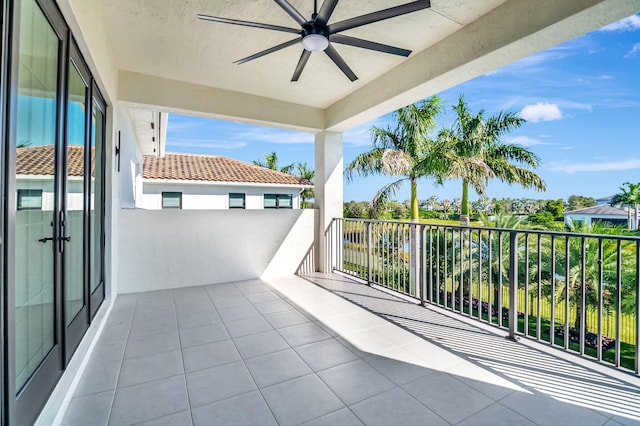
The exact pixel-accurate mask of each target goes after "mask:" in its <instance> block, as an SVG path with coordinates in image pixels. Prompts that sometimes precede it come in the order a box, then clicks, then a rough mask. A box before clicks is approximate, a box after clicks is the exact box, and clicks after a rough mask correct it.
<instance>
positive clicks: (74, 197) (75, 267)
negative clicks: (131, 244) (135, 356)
mask: <svg viewBox="0 0 640 426" xmlns="http://www.w3.org/2000/svg"><path fill="white" fill-rule="evenodd" d="M87 90H88V89H87V85H86V83H85V82H84V80H83V79H82V77H81V76H80V72H79V71H78V70H77V68H76V67H75V65H74V64H73V62H70V64H69V83H68V101H67V146H66V166H67V174H66V205H65V207H66V217H65V223H64V232H65V235H64V238H65V240H64V244H65V246H64V265H65V268H64V271H65V275H64V282H65V299H66V300H65V303H66V309H65V325H66V326H67V327H68V326H69V325H70V324H71V322H72V321H73V319H74V318H75V317H76V316H77V315H78V313H79V312H80V311H81V310H82V308H83V307H84V306H85V304H86V303H85V300H86V299H85V293H84V268H83V265H84V257H83V249H84V244H83V241H84V238H83V236H84V232H83V231H84V205H85V202H84V201H85V199H84V163H85V156H84V145H85V140H86V132H85V130H86V129H85V127H86V126H85V123H86V119H85V114H86V99H87ZM81 320H82V319H81ZM86 322H87V321H86V318H85V319H84V323H85V324H86Z"/></svg>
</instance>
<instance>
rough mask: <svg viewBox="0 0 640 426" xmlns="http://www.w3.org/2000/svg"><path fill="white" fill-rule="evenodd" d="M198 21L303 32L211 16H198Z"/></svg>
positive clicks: (296, 32) (296, 31)
mask: <svg viewBox="0 0 640 426" xmlns="http://www.w3.org/2000/svg"><path fill="white" fill-rule="evenodd" d="M198 19H202V20H203V21H211V22H221V23H223V24H231V25H241V26H243V27H254V28H262V29H265V30H274V31H283V32H285V33H293V34H302V31H301V30H299V29H295V28H288V27H281V26H279V25H271V24H263V23H261V22H251V21H240V20H238V19H229V18H219V17H217V16H209V15H202V14H198Z"/></svg>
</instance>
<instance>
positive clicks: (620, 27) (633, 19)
mask: <svg viewBox="0 0 640 426" xmlns="http://www.w3.org/2000/svg"><path fill="white" fill-rule="evenodd" d="M636 30H640V16H639V15H632V16H629V17H628V18H624V19H621V20H619V21H616V22H614V23H613V24H609V25H607V26H606V27H602V28H601V29H600V31H636Z"/></svg>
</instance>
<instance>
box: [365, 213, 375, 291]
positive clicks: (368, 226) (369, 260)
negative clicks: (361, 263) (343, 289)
mask: <svg viewBox="0 0 640 426" xmlns="http://www.w3.org/2000/svg"><path fill="white" fill-rule="evenodd" d="M371 225H372V224H371V222H366V223H365V231H366V233H367V236H366V238H367V285H369V286H371V279H372V278H371V275H372V273H371V272H372V270H373V253H372V247H371Z"/></svg>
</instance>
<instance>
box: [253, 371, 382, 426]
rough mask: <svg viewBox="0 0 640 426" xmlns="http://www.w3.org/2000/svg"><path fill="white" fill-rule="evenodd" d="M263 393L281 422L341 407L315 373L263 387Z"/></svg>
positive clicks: (302, 419) (291, 422)
mask: <svg viewBox="0 0 640 426" xmlns="http://www.w3.org/2000/svg"><path fill="white" fill-rule="evenodd" d="M262 395H263V396H264V398H265V400H266V401H267V404H269V407H270V408H271V411H272V412H273V413H274V415H275V416H276V419H277V420H278V423H279V424H280V425H295V424H300V423H304V422H306V421H309V420H313V419H315V418H317V417H321V416H323V415H325V414H329V413H331V412H334V411H336V410H339V409H340V408H343V407H344V404H343V403H342V402H341V401H340V399H338V397H337V396H336V395H335V394H334V393H333V392H332V391H331V389H329V388H328V387H327V385H326V384H324V383H323V382H322V380H320V379H319V378H318V376H316V375H315V374H310V375H308V376H304V377H299V378H297V379H293V380H289V381H287V382H284V383H280V384H277V385H274V386H270V387H267V388H264V389H262ZM389 424H391V423H389Z"/></svg>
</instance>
